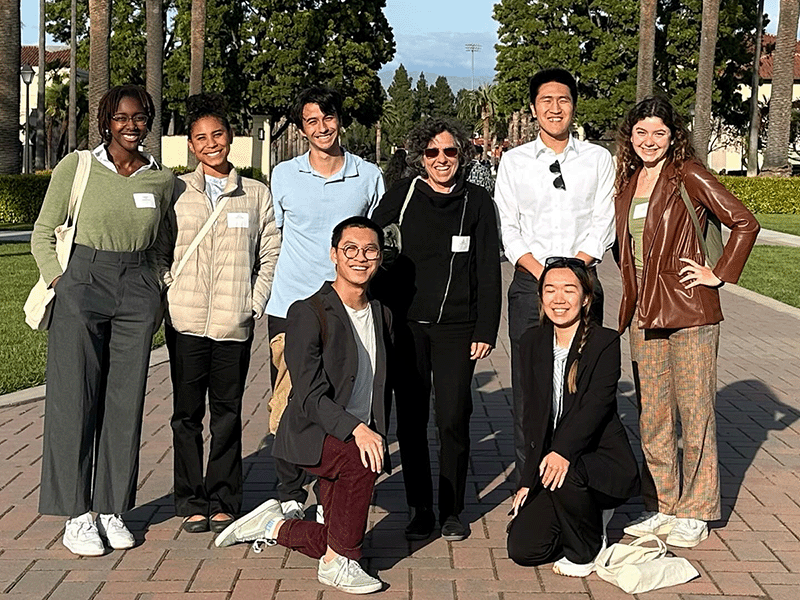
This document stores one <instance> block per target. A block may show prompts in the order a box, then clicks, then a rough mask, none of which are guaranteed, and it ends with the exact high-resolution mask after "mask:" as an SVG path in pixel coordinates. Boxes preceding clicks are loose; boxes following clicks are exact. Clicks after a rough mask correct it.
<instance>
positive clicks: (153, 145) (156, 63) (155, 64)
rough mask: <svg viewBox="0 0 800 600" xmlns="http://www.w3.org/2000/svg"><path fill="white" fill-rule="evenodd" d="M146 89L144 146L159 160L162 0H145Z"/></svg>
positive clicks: (162, 54)
mask: <svg viewBox="0 0 800 600" xmlns="http://www.w3.org/2000/svg"><path fill="white" fill-rule="evenodd" d="M145 10H146V11H147V59H146V71H147V91H148V92H149V93H150V95H151V96H152V97H153V104H154V105H155V116H154V117H153V127H152V129H151V130H150V133H149V135H148V136H147V138H145V148H146V149H147V151H148V152H149V153H150V154H152V155H153V156H154V157H155V159H156V160H157V161H158V162H161V133H162V132H161V129H162V128H161V84H162V80H163V71H164V10H163V5H162V0H147V2H146V8H145Z"/></svg>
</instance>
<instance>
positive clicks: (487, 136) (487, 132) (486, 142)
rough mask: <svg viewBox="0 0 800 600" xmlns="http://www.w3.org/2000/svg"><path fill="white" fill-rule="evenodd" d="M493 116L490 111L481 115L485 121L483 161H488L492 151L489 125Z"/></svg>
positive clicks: (485, 111)
mask: <svg viewBox="0 0 800 600" xmlns="http://www.w3.org/2000/svg"><path fill="white" fill-rule="evenodd" d="M491 116H492V115H491V113H490V112H489V111H488V110H484V111H483V114H481V119H482V120H483V156H482V157H481V158H483V160H487V159H488V158H489V156H490V155H491V151H492V148H491V146H492V132H491V127H490V123H489V121H490V120H491Z"/></svg>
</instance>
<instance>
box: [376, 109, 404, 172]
mask: <svg viewBox="0 0 800 600" xmlns="http://www.w3.org/2000/svg"><path fill="white" fill-rule="evenodd" d="M399 121H400V116H399V115H398V114H397V107H396V106H395V104H394V102H392V101H391V100H389V99H386V100H384V101H383V110H382V112H381V118H380V119H379V120H378V122H377V123H376V124H375V162H377V163H380V162H381V144H382V143H383V130H384V129H386V130H388V131H391V130H392V129H393V128H395V127H397V124H398V122H399Z"/></svg>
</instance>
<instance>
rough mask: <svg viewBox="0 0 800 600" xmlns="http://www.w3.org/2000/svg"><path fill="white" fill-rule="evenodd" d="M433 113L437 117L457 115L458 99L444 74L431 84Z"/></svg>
mask: <svg viewBox="0 0 800 600" xmlns="http://www.w3.org/2000/svg"><path fill="white" fill-rule="evenodd" d="M430 89H431V105H432V106H431V115H433V116H436V117H455V116H456V99H455V96H453V90H452V89H451V88H450V84H449V83H447V79H446V78H445V77H443V76H442V75H439V77H437V78H436V82H435V83H434V84H433V86H431V88H430Z"/></svg>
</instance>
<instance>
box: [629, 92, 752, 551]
mask: <svg viewBox="0 0 800 600" xmlns="http://www.w3.org/2000/svg"><path fill="white" fill-rule="evenodd" d="M618 148H619V151H618V155H617V176H616V183H615V185H616V199H615V205H616V225H617V242H618V249H619V252H618V257H617V262H618V264H619V268H620V271H621V273H622V284H623V292H622V302H621V305H620V315H619V328H620V331H624V330H625V329H626V328H628V327H629V326H630V341H631V358H632V361H633V369H634V376H635V380H636V384H637V396H638V399H639V428H640V433H641V442H642V451H643V454H644V465H643V468H642V497H643V499H644V505H645V512H644V513H643V514H642V515H641V516H640V517H639V518H638V519H636V520H635V521H633V522H631V523H630V524H629V525H628V526H627V527H626V528H625V533H628V534H630V535H634V536H642V535H645V534H648V533H654V534H668V535H667V540H666V541H667V543H668V544H671V545H674V546H683V547H693V546H696V545H697V544H699V543H700V542H701V541H703V540H704V539H705V538H706V537H708V527H707V525H706V522H707V521H713V520H716V519H719V518H720V516H721V515H720V492H719V469H718V464H717V443H716V421H715V416H714V399H715V395H716V381H717V375H716V372H717V348H718V344H719V322H720V321H721V320H722V311H721V310H720V305H719V291H718V290H719V288H720V287H721V286H722V285H723V284H724V282H726V281H727V282H731V283H735V282H736V281H737V280H738V279H739V276H740V275H741V273H742V269H743V268H744V264H745V262H746V260H747V257H748V255H749V254H750V250H751V249H752V247H753V244H754V243H755V241H756V237H757V235H758V231H759V225H758V222H757V221H756V219H755V217H754V216H753V214H752V213H751V212H750V211H749V210H747V209H746V208H745V207H744V205H742V203H741V202H740V201H739V200H738V199H736V198H735V197H734V196H733V195H732V194H731V193H730V192H728V190H726V189H725V188H724V187H723V186H722V184H720V183H719V182H718V181H717V180H716V179H715V178H714V176H713V175H711V173H709V172H708V171H707V170H706V169H705V167H703V165H702V164H701V163H700V162H699V161H698V160H697V159H695V158H694V149H693V148H692V146H691V142H690V139H689V133H688V131H687V130H686V127H685V126H684V124H683V121H682V119H681V117H680V115H678V113H677V112H676V111H675V109H674V108H673V107H672V106H671V105H670V103H669V102H668V101H667V100H665V99H663V98H647V99H645V100H643V101H641V102H639V103H638V104H637V105H636V106H635V107H633V109H631V111H630V112H629V113H628V115H627V117H626V118H625V120H624V121H623V123H622V125H621V126H620V131H619V137H618ZM681 187H683V188H684V189H685V191H686V193H687V195H688V197H689V199H690V200H691V203H692V205H693V207H694V209H695V211H696V213H697V217H698V218H699V221H700V225H701V227H703V228H705V226H706V223H707V221H708V216H709V213H713V214H714V215H716V217H717V218H718V219H719V220H720V221H721V222H722V223H723V224H725V225H726V226H727V227H729V228H730V229H731V235H730V239H729V240H728V243H727V244H725V249H724V251H723V254H722V256H721V257H720V258H719V260H718V261H717V263H716V265H715V266H714V268H713V270H712V269H711V268H709V267H708V266H705V262H706V261H705V257H704V255H703V250H702V247H701V245H700V242H699V240H698V239H697V235H696V233H695V228H694V225H693V222H692V220H691V217H690V214H689V212H688V210H687V209H686V205H685V203H684V201H683V199H682V197H681ZM678 416H680V420H681V428H682V432H683V436H682V437H683V468H682V470H683V482H681V477H680V470H679V467H678V433H677V420H678Z"/></svg>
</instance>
